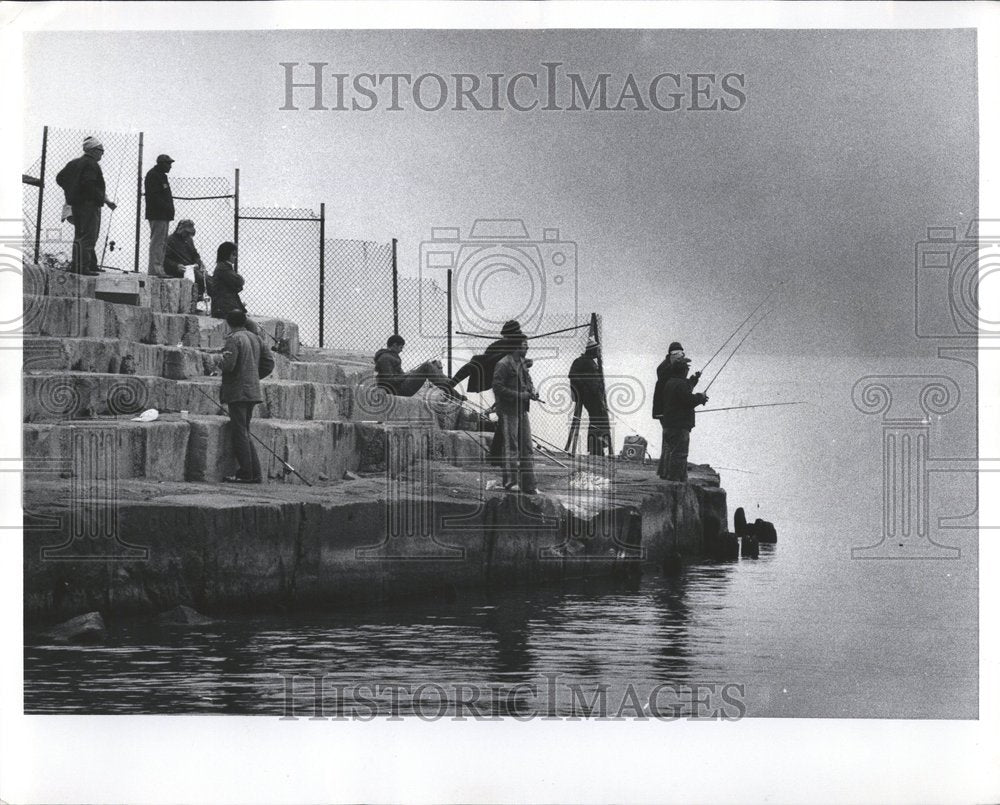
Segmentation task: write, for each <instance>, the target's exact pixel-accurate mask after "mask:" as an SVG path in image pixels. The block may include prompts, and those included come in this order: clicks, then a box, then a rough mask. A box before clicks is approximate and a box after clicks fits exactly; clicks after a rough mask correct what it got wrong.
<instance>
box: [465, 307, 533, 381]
mask: <svg viewBox="0 0 1000 805" xmlns="http://www.w3.org/2000/svg"><path fill="white" fill-rule="evenodd" d="M521 334H522V333H521V325H520V324H519V323H518V322H517V321H516V320H515V319H511V320H510V321H507V322H504V325H503V327H502V328H501V329H500V338H499V339H498V340H497V341H494V342H492V343H491V344H490V345H489V346H488V347H486V349H485V350H484V351H483V353H482V354H480V355H473V356H472V358H471V359H470V360H469V362H468V363H466V364H464V365H462V366H460V367H459V369H458V371H457V372H455V376H454V377H453V378H452V381H453V383H454V385H456V386H457V385H458V384H459V383H461V382H462V381H463V380H465V379H466V378H468V379H469V386H468V391H469V393H470V394H474V393H477V392H483V391H488V390H489V389H491V388H492V387H493V370H494V369H495V368H496V365H497V363H498V362H499V361H500V359H501V358H503V357H504V356H505V355H508V354H510V350H511V340H510V339H511V338H512V337H515V336H518V335H521Z"/></svg>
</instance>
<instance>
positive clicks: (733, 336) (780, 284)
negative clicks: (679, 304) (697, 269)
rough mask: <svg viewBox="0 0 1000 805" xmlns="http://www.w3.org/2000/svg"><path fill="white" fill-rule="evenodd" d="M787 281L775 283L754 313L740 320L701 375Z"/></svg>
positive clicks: (706, 363)
mask: <svg viewBox="0 0 1000 805" xmlns="http://www.w3.org/2000/svg"><path fill="white" fill-rule="evenodd" d="M786 282H788V280H782V281H781V282H779V283H778V284H777V285H775V286H774V287H773V288H772V289H771V290H770V291H768V294H767V296H765V297H764V298H763V299H762V300H761V303H760V304H759V305H757V307H755V308H754V309H753V312H752V313H751V314H750V315H749V316H747V317H746V318H745V319H743V321H741V322H740V326H739V327H737V328H736V329H735V330H733V332H732V333H730V335H729V338H727V339H726V340H725V341H723V342H722V346H720V347H719V348H718V349H717V350H715V352H714V353H713V354H712V357H711V358H709V359H708V360H707V361H706V362H705V365H704V367H702V369H701V372H699V373H698V374H699V375H700V374H701V373H702V372H704V371H705V369H707V368H708V367H709V365H710V364H711V363H712V361H714V360H715V359H716V358H717V357H718V355H719V353H720V352H722V350H724V349H725V348H726V344H728V343H729V342H730V341H732V340H733V338H735V337H736V334H737V333H738V332H739V331H740V330H742V329H743V325H745V324H746V323H747V322H748V321H750V319H752V318H753V317H754V316H755V315H757V311H758V310H760V309H761V308H762V307H764V305H765V303H766V302H767V300H768V299H770V298H771V297H772V296H774V294H775V292H776V291H777V290H778V289H779V288H781V286H782V285H784V284H785V283H786Z"/></svg>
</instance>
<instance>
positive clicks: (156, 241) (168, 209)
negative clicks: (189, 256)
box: [145, 154, 174, 277]
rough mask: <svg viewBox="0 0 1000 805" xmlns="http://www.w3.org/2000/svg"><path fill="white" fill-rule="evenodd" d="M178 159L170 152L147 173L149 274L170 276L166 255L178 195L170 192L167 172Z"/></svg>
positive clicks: (162, 156)
mask: <svg viewBox="0 0 1000 805" xmlns="http://www.w3.org/2000/svg"><path fill="white" fill-rule="evenodd" d="M173 164H174V161H173V160H172V159H171V158H170V157H169V156H167V155H166V154H160V155H159V156H158V157H157V158H156V164H155V165H153V167H151V168H150V169H149V171H147V173H146V181H145V194H146V220H147V221H149V274H150V276H152V277H165V276H167V275H166V273H164V270H163V258H164V255H165V253H166V250H167V229H168V228H169V226H170V222H171V221H173V220H174V194H173V193H172V192H171V191H170V180H169V179H167V174H168V173H170V168H171V166H172V165H173Z"/></svg>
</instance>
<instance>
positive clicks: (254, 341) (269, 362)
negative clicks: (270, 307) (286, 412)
mask: <svg viewBox="0 0 1000 805" xmlns="http://www.w3.org/2000/svg"><path fill="white" fill-rule="evenodd" d="M226 323H227V324H228V325H229V326H230V327H231V328H232V329H231V331H230V333H229V335H228V336H227V337H226V344H225V346H224V347H223V350H222V388H221V390H220V392H219V399H220V400H221V401H222V402H224V403H225V404H226V405H227V406H228V408H229V421H230V423H231V425H232V431H233V445H234V447H235V448H236V461H237V462H238V463H239V465H240V468H239V471H238V472H237V473H236V475H232V476H229V477H228V478H224V479H223V480H224V481H227V482H229V483H248V484H260V483H263V482H264V478H263V476H262V475H261V471H260V459H259V458H258V457H257V450H256V448H255V447H254V444H253V441H252V440H251V438H250V421H251V420H252V419H253V408H254V406H255V405H257V403H259V402H263V396H262V395H261V390H260V378H262V377H267V376H268V375H269V374H271V371H272V370H273V369H274V358H273V357H272V356H271V353H270V351H269V350H267V349H265V348H264V345H263V344H262V343H261V340H260V337H259V336H257V335H254V334H253V333H252V332H250V331H249V330H247V329H246V324H247V317H246V314H245V313H243V311H240V310H235V311H232V312H231V313H230V314H229V315H228V316H227V317H226Z"/></svg>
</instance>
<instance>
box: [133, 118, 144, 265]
mask: <svg viewBox="0 0 1000 805" xmlns="http://www.w3.org/2000/svg"><path fill="white" fill-rule="evenodd" d="M141 225H142V132H141V131H140V132H139V166H138V167H137V168H136V180H135V267H134V268H133V269H132V271H133V273H135V274H138V273H139V234H140V232H141V231H142V230H141V228H140V227H141Z"/></svg>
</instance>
